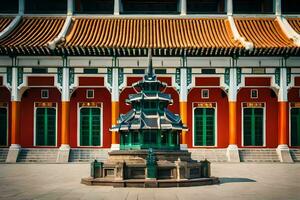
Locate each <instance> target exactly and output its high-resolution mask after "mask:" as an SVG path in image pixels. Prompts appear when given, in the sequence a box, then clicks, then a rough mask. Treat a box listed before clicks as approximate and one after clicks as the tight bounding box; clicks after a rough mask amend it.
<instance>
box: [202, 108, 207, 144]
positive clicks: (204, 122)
mask: <svg viewBox="0 0 300 200" xmlns="http://www.w3.org/2000/svg"><path fill="white" fill-rule="evenodd" d="M202 117H203V120H202V131H203V133H202V145H203V146H206V137H207V130H206V128H207V118H206V117H207V116H206V108H203V114H202Z"/></svg>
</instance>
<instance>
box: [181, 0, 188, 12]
mask: <svg viewBox="0 0 300 200" xmlns="http://www.w3.org/2000/svg"><path fill="white" fill-rule="evenodd" d="M186 1H187V0H180V15H186Z"/></svg>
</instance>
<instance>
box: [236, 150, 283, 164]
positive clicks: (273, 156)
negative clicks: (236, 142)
mask: <svg viewBox="0 0 300 200" xmlns="http://www.w3.org/2000/svg"><path fill="white" fill-rule="evenodd" d="M239 154H240V159H241V162H280V161H279V157H278V155H277V152H276V149H240V150H239Z"/></svg>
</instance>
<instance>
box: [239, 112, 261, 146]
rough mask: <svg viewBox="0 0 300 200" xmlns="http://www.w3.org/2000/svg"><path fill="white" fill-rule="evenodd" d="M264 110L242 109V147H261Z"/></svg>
mask: <svg viewBox="0 0 300 200" xmlns="http://www.w3.org/2000/svg"><path fill="white" fill-rule="evenodd" d="M263 120H264V109H263V108H244V119H243V129H244V146H262V145H263V132H264V121H263Z"/></svg>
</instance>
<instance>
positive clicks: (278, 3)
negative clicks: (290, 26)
mask: <svg viewBox="0 0 300 200" xmlns="http://www.w3.org/2000/svg"><path fill="white" fill-rule="evenodd" d="M275 14H276V15H281V0H275Z"/></svg>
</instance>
